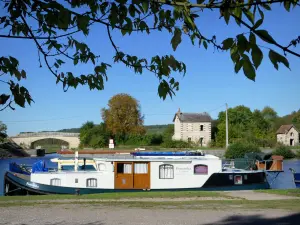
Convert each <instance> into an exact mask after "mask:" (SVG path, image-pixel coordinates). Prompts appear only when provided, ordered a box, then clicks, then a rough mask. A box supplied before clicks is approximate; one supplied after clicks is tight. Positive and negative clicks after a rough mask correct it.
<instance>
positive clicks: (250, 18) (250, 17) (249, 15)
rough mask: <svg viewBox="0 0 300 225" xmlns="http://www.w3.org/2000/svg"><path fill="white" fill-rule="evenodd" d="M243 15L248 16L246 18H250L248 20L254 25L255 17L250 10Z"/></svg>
mask: <svg viewBox="0 0 300 225" xmlns="http://www.w3.org/2000/svg"><path fill="white" fill-rule="evenodd" d="M243 13H244V14H245V15H246V17H247V18H248V20H249V21H250V22H251V23H252V24H254V15H253V13H252V12H251V11H250V10H247V11H243Z"/></svg>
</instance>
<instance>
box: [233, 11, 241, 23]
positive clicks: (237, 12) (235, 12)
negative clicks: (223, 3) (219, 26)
mask: <svg viewBox="0 0 300 225" xmlns="http://www.w3.org/2000/svg"><path fill="white" fill-rule="evenodd" d="M233 13H234V15H235V16H236V17H237V18H238V19H235V22H236V23H237V25H239V26H240V24H241V22H240V21H239V19H241V18H242V9H241V8H239V7H236V8H235V9H234V11H233Z"/></svg>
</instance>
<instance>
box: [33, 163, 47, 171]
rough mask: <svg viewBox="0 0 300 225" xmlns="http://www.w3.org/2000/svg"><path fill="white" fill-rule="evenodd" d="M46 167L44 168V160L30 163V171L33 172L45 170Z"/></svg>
mask: <svg viewBox="0 0 300 225" xmlns="http://www.w3.org/2000/svg"><path fill="white" fill-rule="evenodd" d="M47 171H48V168H45V161H44V160H39V161H37V162H35V163H34V164H33V165H32V173H35V172H47Z"/></svg>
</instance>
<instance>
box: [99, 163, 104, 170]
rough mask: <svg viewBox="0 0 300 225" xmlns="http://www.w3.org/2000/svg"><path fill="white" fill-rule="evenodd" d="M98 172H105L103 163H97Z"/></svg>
mask: <svg viewBox="0 0 300 225" xmlns="http://www.w3.org/2000/svg"><path fill="white" fill-rule="evenodd" d="M98 170H99V171H105V170H106V165H105V164H104V163H99V164H98Z"/></svg>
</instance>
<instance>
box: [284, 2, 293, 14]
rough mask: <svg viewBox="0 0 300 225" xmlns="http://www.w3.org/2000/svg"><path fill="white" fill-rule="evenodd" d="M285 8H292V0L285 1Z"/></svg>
mask: <svg viewBox="0 0 300 225" xmlns="http://www.w3.org/2000/svg"><path fill="white" fill-rule="evenodd" d="M284 8H285V9H286V11H288V12H289V11H290V8H291V1H284Z"/></svg>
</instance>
